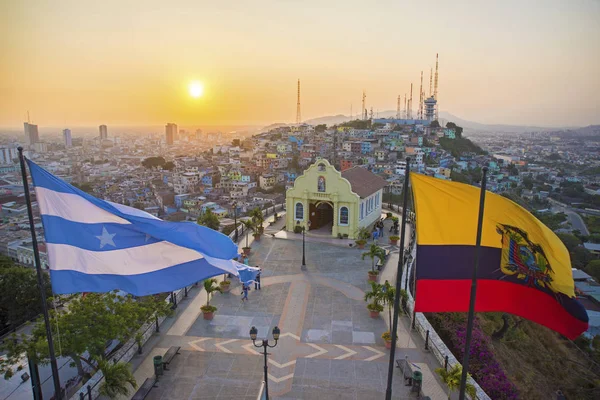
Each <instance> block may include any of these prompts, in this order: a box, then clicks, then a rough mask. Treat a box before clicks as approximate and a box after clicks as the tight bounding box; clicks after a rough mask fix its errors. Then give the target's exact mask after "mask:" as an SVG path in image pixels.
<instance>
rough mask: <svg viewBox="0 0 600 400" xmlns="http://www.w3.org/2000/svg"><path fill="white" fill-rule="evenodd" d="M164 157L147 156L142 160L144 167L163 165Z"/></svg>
mask: <svg viewBox="0 0 600 400" xmlns="http://www.w3.org/2000/svg"><path fill="white" fill-rule="evenodd" d="M165 162H166V161H165V159H164V158H162V157H148V158H146V159H144V160H143V161H142V166H144V168H148V169H150V168H156V167H162V166H163V165H165Z"/></svg>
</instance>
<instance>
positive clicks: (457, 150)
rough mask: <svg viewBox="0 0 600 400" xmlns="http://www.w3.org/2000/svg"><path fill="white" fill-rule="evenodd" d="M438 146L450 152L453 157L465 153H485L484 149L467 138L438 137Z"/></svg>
mask: <svg viewBox="0 0 600 400" xmlns="http://www.w3.org/2000/svg"><path fill="white" fill-rule="evenodd" d="M440 146H441V147H442V149H444V150H446V151H448V152H450V154H452V156H453V157H460V156H461V155H464V154H466V153H475V154H485V151H483V149H482V148H481V147H479V146H477V145H476V144H475V143H473V142H471V141H470V140H469V139H467V138H462V137H458V136H457V137H456V139H449V138H447V137H441V138H440Z"/></svg>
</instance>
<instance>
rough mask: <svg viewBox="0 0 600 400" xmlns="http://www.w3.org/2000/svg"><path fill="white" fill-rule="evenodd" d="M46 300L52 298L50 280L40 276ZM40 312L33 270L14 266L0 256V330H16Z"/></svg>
mask: <svg viewBox="0 0 600 400" xmlns="http://www.w3.org/2000/svg"><path fill="white" fill-rule="evenodd" d="M42 277H43V282H44V288H45V293H46V298H49V297H51V296H52V290H51V289H50V278H49V277H48V274H46V273H44V274H42ZM41 312H42V300H41V297H40V290H39V288H38V285H37V274H36V271H35V269H34V268H27V267H21V266H18V265H15V264H14V263H13V262H12V260H11V259H10V258H8V257H4V256H0V329H3V328H16V327H17V326H19V325H21V324H22V323H24V322H26V321H28V320H30V319H31V318H33V317H35V316H37V315H39V314H40V313H41Z"/></svg>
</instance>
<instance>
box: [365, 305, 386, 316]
mask: <svg viewBox="0 0 600 400" xmlns="http://www.w3.org/2000/svg"><path fill="white" fill-rule="evenodd" d="M367 309H368V310H369V313H370V314H371V318H379V313H380V312H382V311H383V306H382V305H381V304H376V303H370V304H368V305H367Z"/></svg>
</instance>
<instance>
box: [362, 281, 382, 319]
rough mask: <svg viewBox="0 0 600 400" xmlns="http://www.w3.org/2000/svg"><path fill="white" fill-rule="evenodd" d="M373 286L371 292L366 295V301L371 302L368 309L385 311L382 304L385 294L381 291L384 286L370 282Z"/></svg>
mask: <svg viewBox="0 0 600 400" xmlns="http://www.w3.org/2000/svg"><path fill="white" fill-rule="evenodd" d="M369 284H370V285H371V290H370V291H368V292H366V293H365V297H364V298H365V301H366V302H369V301H370V302H371V303H369V304H368V305H367V308H368V309H369V310H370V311H377V312H381V311H383V306H382V305H381V302H382V301H383V292H382V291H381V287H382V285H380V284H379V283H377V282H369Z"/></svg>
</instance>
